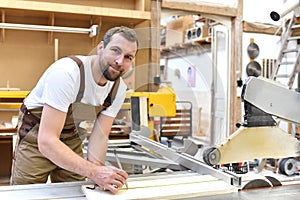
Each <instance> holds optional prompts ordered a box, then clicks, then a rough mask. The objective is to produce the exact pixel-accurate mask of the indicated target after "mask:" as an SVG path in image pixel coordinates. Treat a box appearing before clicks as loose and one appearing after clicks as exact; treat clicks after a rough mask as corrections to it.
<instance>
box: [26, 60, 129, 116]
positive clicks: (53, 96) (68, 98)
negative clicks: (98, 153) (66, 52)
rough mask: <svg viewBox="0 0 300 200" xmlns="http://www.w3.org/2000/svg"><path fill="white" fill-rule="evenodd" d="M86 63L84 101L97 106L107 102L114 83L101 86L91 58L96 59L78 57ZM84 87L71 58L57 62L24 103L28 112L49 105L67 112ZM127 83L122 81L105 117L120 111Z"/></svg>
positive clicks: (45, 73)
mask: <svg viewBox="0 0 300 200" xmlns="http://www.w3.org/2000/svg"><path fill="white" fill-rule="evenodd" d="M77 57H78V58H79V59H81V61H82V62H83V64H84V71H85V89H84V94H83V98H82V99H81V102H82V103H84V104H90V105H93V106H100V105H102V104H103V103H104V100H105V99H106V97H107V95H108V94H109V92H110V90H111V88H112V86H113V84H114V82H113V81H108V82H107V83H106V85H105V86H99V85H98V84H96V82H95V81H94V79H93V76H92V70H91V59H92V57H93V56H77ZM79 87H80V70H79V67H78V65H77V63H76V62H75V61H74V60H72V59H71V58H67V57H65V58H62V59H59V60H57V61H56V62H54V63H53V64H52V65H51V66H50V67H49V68H48V69H47V70H46V71H45V72H44V74H43V75H42V77H41V78H40V80H39V81H38V83H37V85H36V86H35V88H34V89H33V90H32V91H31V92H30V94H29V95H28V96H27V97H26V99H25V101H24V104H25V105H26V107H27V108H28V109H32V108H36V107H42V106H44V104H48V105H50V106H52V107H54V108H56V109H58V110H60V111H63V112H67V111H68V108H69V106H70V104H72V103H74V102H75V100H76V97H77V94H78V91H79ZM126 88H127V86H126V84H125V83H124V81H123V80H122V78H120V84H119V88H118V91H117V94H116V97H115V99H114V101H113V102H112V105H111V106H109V107H108V108H107V109H106V110H104V111H102V114H105V115H108V116H110V117H115V116H116V115H117V113H118V112H119V110H120V108H121V106H122V104H123V102H124V99H125V96H126Z"/></svg>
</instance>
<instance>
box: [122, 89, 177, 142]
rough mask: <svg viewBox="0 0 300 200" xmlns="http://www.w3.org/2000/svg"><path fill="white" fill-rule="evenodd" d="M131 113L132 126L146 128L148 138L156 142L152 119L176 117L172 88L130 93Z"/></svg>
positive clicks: (174, 97)
mask: <svg viewBox="0 0 300 200" xmlns="http://www.w3.org/2000/svg"><path fill="white" fill-rule="evenodd" d="M128 97H130V100H131V112H132V120H133V122H134V123H133V127H132V128H133V130H134V128H135V127H134V126H135V125H137V124H138V126H140V125H142V126H146V127H148V128H149V129H150V138H151V139H154V140H158V137H157V134H156V132H155V127H154V126H155V125H154V120H153V117H172V116H175V115H176V95H175V92H174V90H173V89H172V88H170V87H167V86H166V87H161V88H159V89H158V90H157V92H132V93H129V94H128Z"/></svg>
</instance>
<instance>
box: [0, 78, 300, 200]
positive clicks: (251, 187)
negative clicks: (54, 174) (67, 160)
mask: <svg viewBox="0 0 300 200" xmlns="http://www.w3.org/2000/svg"><path fill="white" fill-rule="evenodd" d="M253 80H254V81H253V82H248V83H247V84H248V86H249V85H250V87H249V88H251V83H252V86H253V87H254V86H255V85H254V84H256V83H261V84H267V85H266V87H267V88H269V86H270V87H273V86H274V85H273V84H270V83H269V82H265V81H262V82H261V80H260V79H253ZM259 85H260V84H259ZM275 86H276V85H275ZM276 89H282V88H276ZM246 92H250V91H249V90H248V91H247V90H246ZM265 92H270V91H265ZM250 94H253V93H250ZM272 94H273V93H272ZM292 95H294V93H292ZM287 96H288V95H287ZM245 97H246V100H249V101H251V102H254V103H256V102H257V101H259V103H261V102H268V101H266V100H265V99H262V100H260V99H259V98H258V97H255V98H254V100H253V101H252V100H250V99H248V98H250V97H253V95H249V94H248V95H247V93H246V96H245ZM291 99H292V100H294V101H293V103H298V94H296V96H295V98H291ZM291 99H290V100H291ZM272 100H273V99H272ZM275 103H278V101H275V102H272V103H269V102H268V103H267V105H266V106H267V107H268V108H267V110H268V111H271V114H274V113H273V108H279V107H278V106H277V104H275ZM270 107H271V108H270ZM251 109H252V108H251ZM262 109H264V108H262ZM251 111H252V110H251ZM275 111H276V113H277V115H279V116H280V117H282V118H288V119H290V121H294V122H298V121H300V120H298V119H299V116H298V115H287V113H286V112H285V110H281V109H280V110H279V112H278V110H277V109H275ZM297 112H298V111H297ZM259 114H261V112H259ZM262 114H263V115H262V116H260V115H259V116H260V117H262V119H264V120H263V122H264V123H267V126H268V127H266V128H267V129H268V130H270V129H273V128H274V127H272V126H273V125H274V126H275V125H276V124H275V123H274V121H273V120H272V117H270V116H269V115H266V114H265V113H262ZM291 116H292V118H291ZM251 120H252V118H251V117H250V116H248V118H247V123H248V125H249V123H252V121H251ZM254 120H255V119H254ZM260 121H261V120H260ZM260 121H259V122H260ZM256 122H257V121H255V123H256ZM136 125H139V126H136V127H135V128H133V130H132V132H131V133H130V135H129V140H122V141H119V142H114V143H110V144H109V148H108V152H107V162H110V163H114V162H116V161H117V160H116V156H115V153H117V154H118V158H119V159H120V161H121V163H122V164H124V163H125V164H126V163H127V164H133V165H141V166H151V167H152V168H154V167H155V168H158V169H164V171H159V170H157V171H150V172H148V173H144V172H143V170H142V171H140V173H139V174H130V176H129V178H128V180H127V183H128V189H127V188H126V187H125V186H123V187H122V188H119V192H118V193H117V194H115V195H113V194H111V193H110V192H108V191H106V190H105V189H103V188H97V187H96V188H95V189H93V188H94V187H93V186H94V183H93V182H90V181H85V182H71V183H47V184H35V185H16V186H2V187H0V196H1V198H4V199H22V200H23V199H89V200H93V199H114V200H115V199H122V200H123V199H198V198H199V197H201V199H221V198H222V199H224V198H225V199H227V198H228V199H254V198H268V199H270V198H272V199H274V200H276V199H287V198H288V199H299V194H300V190H299V189H300V177H299V175H293V176H286V175H279V174H274V173H271V174H263V173H262V172H261V173H256V172H255V171H253V172H248V173H246V174H237V173H234V172H232V171H230V170H227V169H225V168H221V167H220V168H217V167H215V166H212V165H210V164H211V163H213V164H218V162H219V161H220V160H221V159H222V158H223V157H224V156H227V155H233V154H232V152H230V151H229V153H226V154H225V153H224V152H226V151H225V149H224V150H223V149H222V148H223V147H222V146H220V147H219V146H217V147H215V148H213V150H216V149H217V150H221V154H220V156H216V157H214V156H213V155H217V154H214V151H210V152H209V156H208V157H206V161H209V163H205V162H204V161H202V160H200V159H199V158H196V157H195V156H194V155H191V154H189V153H187V152H195V151H193V150H192V151H191V150H190V148H198V147H197V145H195V144H193V142H191V140H189V139H188V138H183V139H182V146H181V147H176V148H175V147H169V146H167V145H164V144H161V143H159V142H157V141H154V140H151V139H149V137H148V136H147V135H145V133H149V130H147V129H146V128H144V127H143V126H141V124H140V123H136ZM262 125H265V124H262ZM244 126H245V125H244ZM256 126H257V124H256ZM245 127H246V130H249V129H250V130H252V128H253V127H247V126H245ZM254 128H255V127H254ZM258 128H263V129H264V128H265V127H261V126H259V127H258ZM243 133H246V134H249V133H248V132H245V130H244V129H243ZM259 133H266V131H265V132H264V131H259ZM275 134H276V135H275V136H276V138H279V136H280V134H283V133H281V132H279V133H277V132H276V133H275ZM238 135H239V133H238ZM256 135H258V134H256ZM285 138H286V137H284V138H283V139H282V141H280V143H282V142H284V141H283V140H284V139H285ZM288 141H292V142H290V144H295V146H293V145H292V147H293V148H292V150H291V151H290V152H288V153H287V155H292V156H295V155H296V156H297V155H298V154H299V148H298V147H299V146H298V144H299V142H298V141H297V140H296V139H295V138H293V139H291V138H290V137H289V136H288ZM230 145H231V140H230V139H229V140H228V141H227V143H226V145H224V146H225V147H228V146H230ZM252 147H253V146H251V145H250V146H248V150H249V149H250V150H251V148H252ZM128 148H131V149H132V150H128ZM250 150H249V151H250ZM261 150H264V149H261ZM259 152H260V151H254V153H259ZM268 152H269V151H268ZM280 153H282V154H283V150H281V151H280ZM218 155H219V154H218ZM239 156H242V157H239ZM243 156H244V157H243ZM256 156H257V154H253V152H252V154H251V151H250V152H249V154H245V155H244V154H242V155H238V154H237V155H236V156H235V157H232V158H229V159H228V160H229V161H239V160H240V159H241V160H244V159H245V158H246V159H249V158H251V159H252V158H255V157H256ZM283 156H286V154H284V155H283ZM261 157H264V155H261ZM216 158H218V159H217V160H216ZM220 158H221V159H220ZM214 161H215V163H214ZM226 162H227V161H226ZM166 169H168V170H166Z"/></svg>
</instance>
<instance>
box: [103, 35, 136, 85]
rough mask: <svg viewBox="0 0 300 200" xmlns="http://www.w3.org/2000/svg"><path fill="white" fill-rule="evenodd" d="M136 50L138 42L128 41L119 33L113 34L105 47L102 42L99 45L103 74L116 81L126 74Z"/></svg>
mask: <svg viewBox="0 0 300 200" xmlns="http://www.w3.org/2000/svg"><path fill="white" fill-rule="evenodd" d="M136 52H137V44H136V42H131V41H128V40H127V39H125V38H124V37H123V36H122V35H120V34H119V33H118V34H115V35H113V36H112V38H111V41H110V42H109V43H108V44H107V46H106V47H105V48H104V46H103V42H101V43H100V44H99V46H98V54H99V57H100V61H99V63H100V68H101V72H102V74H103V76H104V77H105V78H106V79H107V80H110V81H115V80H116V79H118V78H119V77H120V76H122V75H124V74H125V73H126V72H127V71H128V70H129V68H130V66H131V65H132V62H133V61H134V58H135V54H136Z"/></svg>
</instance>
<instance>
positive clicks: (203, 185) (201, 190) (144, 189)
mask: <svg viewBox="0 0 300 200" xmlns="http://www.w3.org/2000/svg"><path fill="white" fill-rule="evenodd" d="M91 186H92V187H93V185H83V186H82V190H83V192H84V194H85V195H86V198H87V199H89V200H96V199H108V200H109V199H113V200H117V199H122V200H125V199H166V198H167V199H180V198H183V197H184V198H187V197H200V196H209V195H215V194H225V193H232V192H237V190H238V189H237V188H236V187H234V186H232V185H229V184H228V183H225V182H224V181H221V180H218V179H216V178H214V177H212V176H210V175H198V174H193V175H192V176H190V175H186V176H184V175H180V176H168V175H164V176H158V177H151V179H150V178H149V179H147V178H146V179H144V178H140V180H139V179H138V178H137V179H130V178H129V179H128V189H126V188H125V187H124V186H123V188H120V190H119V192H118V193H117V194H112V193H111V192H109V191H105V190H103V189H99V188H98V189H95V190H91V189H88V188H87V187H91Z"/></svg>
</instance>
